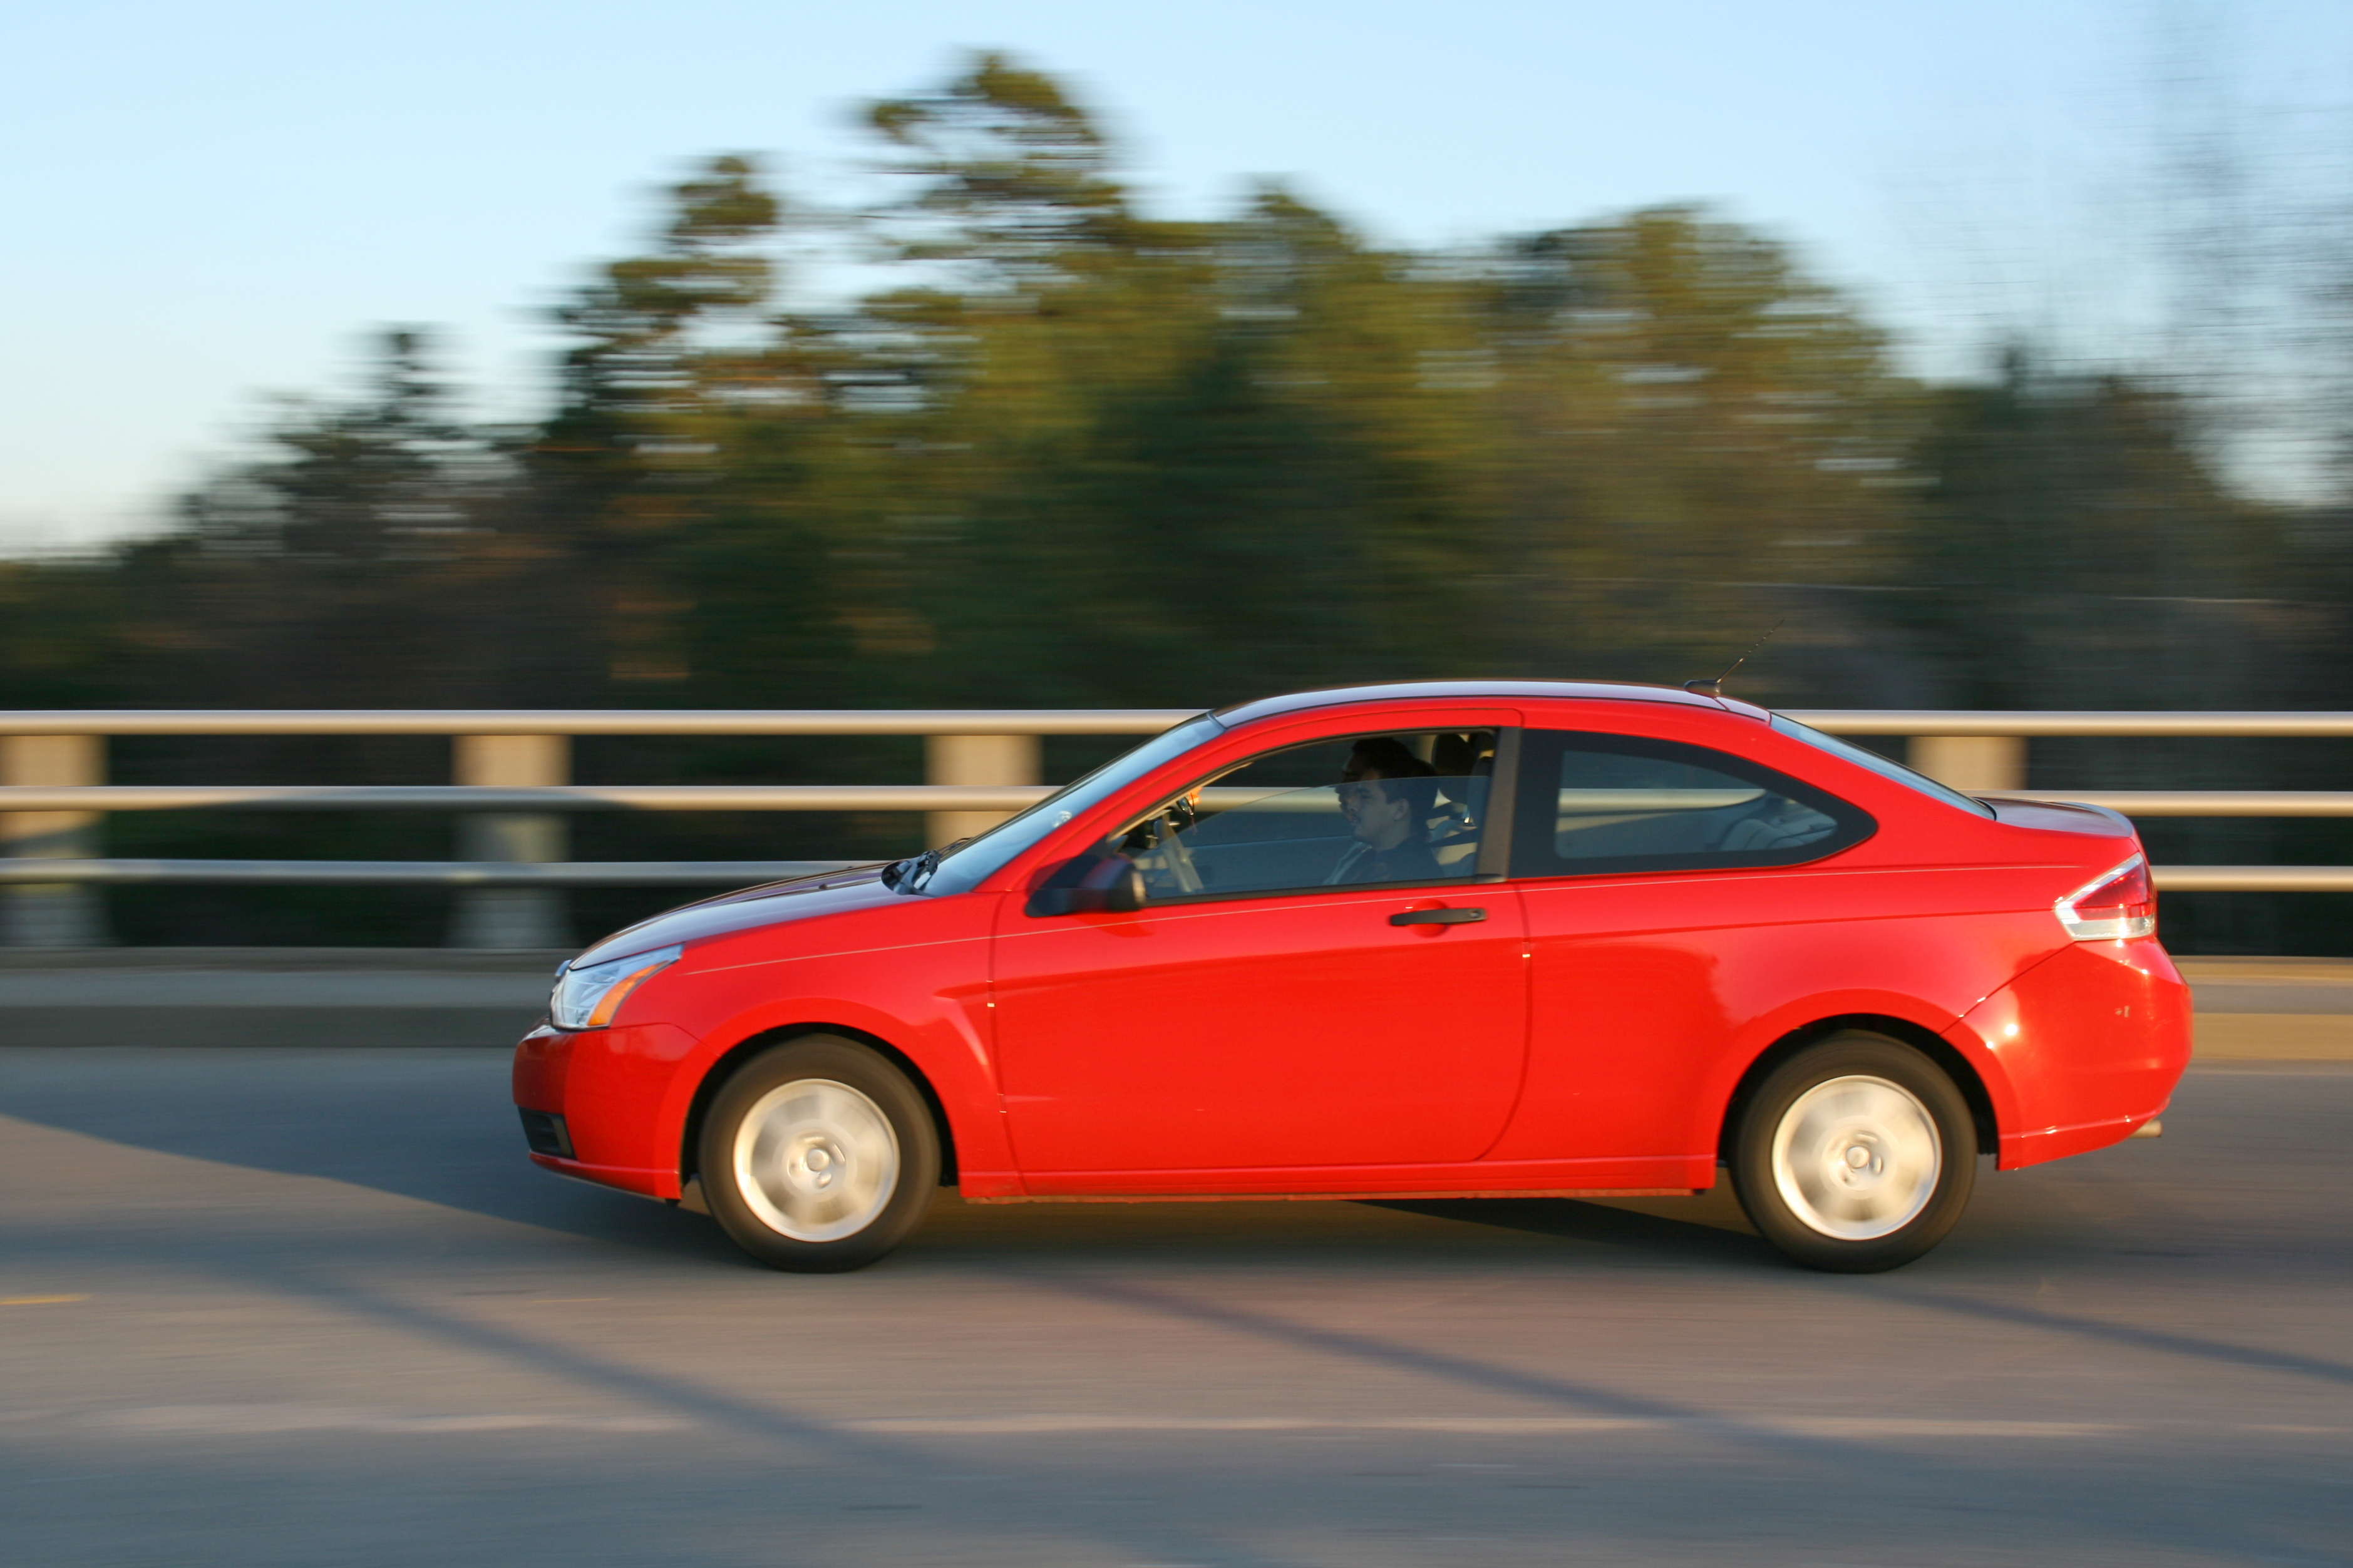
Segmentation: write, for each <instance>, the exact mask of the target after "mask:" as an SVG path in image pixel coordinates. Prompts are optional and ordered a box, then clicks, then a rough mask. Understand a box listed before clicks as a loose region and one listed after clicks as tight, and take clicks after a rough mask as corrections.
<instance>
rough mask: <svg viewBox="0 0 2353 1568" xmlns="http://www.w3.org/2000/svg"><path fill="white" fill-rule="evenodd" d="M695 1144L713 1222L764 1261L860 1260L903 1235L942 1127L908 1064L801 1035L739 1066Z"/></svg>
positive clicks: (812, 1268) (918, 1205)
mask: <svg viewBox="0 0 2353 1568" xmlns="http://www.w3.org/2000/svg"><path fill="white" fill-rule="evenodd" d="M698 1154H699V1156H700V1162H699V1165H698V1169H699V1171H700V1172H701V1174H702V1194H703V1202H704V1203H705V1204H706V1205H709V1207H710V1209H711V1215H712V1218H713V1219H716V1220H717V1221H718V1222H719V1225H720V1228H722V1229H723V1230H724V1231H726V1233H727V1235H728V1237H730V1238H731V1239H732V1240H733V1241H734V1243H735V1244H736V1245H737V1246H738V1247H742V1248H743V1249H744V1251H746V1252H748V1253H750V1254H751V1255H752V1256H753V1257H754V1258H758V1259H759V1260H760V1261H761V1262H763V1263H765V1264H767V1265H768V1266H769V1267H770V1268H789V1269H793V1270H796V1271H797V1272H801V1273H811V1274H824V1273H838V1272H839V1271H841V1270H843V1269H847V1268H864V1267H865V1266H866V1265H867V1264H869V1263H871V1262H873V1261H874V1260H875V1259H876V1258H881V1256H882V1255H883V1254H884V1253H887V1252H889V1251H890V1250H891V1249H892V1247H896V1246H898V1245H899V1243H900V1242H902V1241H903V1240H905V1239H906V1237H907V1235H908V1233H909V1232H910V1231H912V1230H913V1229H914V1228H915V1226H916V1225H917V1224H918V1223H919V1222H920V1221H921V1220H922V1219H923V1212H924V1210H925V1209H927V1208H928V1207H929V1206H930V1205H931V1200H932V1196H933V1194H934V1190H935V1189H936V1188H937V1187H938V1185H939V1180H940V1142H939V1134H938V1131H936V1129H935V1128H934V1125H933V1122H932V1114H931V1110H930V1108H929V1107H928V1106H927V1105H925V1103H924V1102H923V1095H922V1093H921V1092H920V1091H918V1090H917V1089H916V1088H915V1086H914V1085H913V1083H912V1082H910V1081H909V1080H908V1078H907V1075H906V1074H905V1073H903V1072H902V1071H900V1070H899V1068H896V1067H895V1066H893V1065H892V1063H891V1062H890V1061H888V1060H887V1059H885V1058H883V1057H882V1055H881V1053H880V1052H878V1051H875V1050H873V1049H871V1048H870V1047H866V1046H862V1045H860V1044H859V1043H858V1042H856V1041H855V1040H848V1039H844V1038H842V1037H839V1036H837V1035H805V1036H802V1037H800V1038H798V1039H797V1040H792V1041H789V1042H787V1043H786V1044H784V1045H780V1046H777V1047H774V1048H772V1049H769V1050H766V1051H763V1052H761V1053H760V1054H759V1055H758V1056H756V1057H754V1058H751V1059H750V1060H749V1061H746V1062H744V1064H743V1065H742V1066H740V1067H738V1068H736V1069H735V1071H734V1072H733V1074H732V1075H731V1076H730V1077H729V1078H728V1079H727V1081H726V1083H725V1084H723V1086H721V1088H720V1090H719V1092H718V1094H717V1095H716V1096H714V1097H713V1098H712V1102H711V1108H710V1110H709V1111H708V1112H707V1113H706V1114H705V1115H704V1117H703V1121H702V1138H701V1141H700V1144H699V1148H698Z"/></svg>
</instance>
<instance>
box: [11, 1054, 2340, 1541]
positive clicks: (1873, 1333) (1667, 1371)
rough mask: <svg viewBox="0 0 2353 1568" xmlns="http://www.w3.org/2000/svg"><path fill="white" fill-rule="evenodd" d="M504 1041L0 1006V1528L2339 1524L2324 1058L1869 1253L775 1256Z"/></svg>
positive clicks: (1689, 1533) (2332, 1113) (1429, 1221)
mask: <svg viewBox="0 0 2353 1568" xmlns="http://www.w3.org/2000/svg"><path fill="white" fill-rule="evenodd" d="M504 1070H505V1068H504V1058H503V1057H502V1055H501V1054H498V1053H491V1052H482V1051H472V1050H464V1051H460V1050H408V1051H391V1050H387V1051H366V1050H343V1051H339V1052H316V1053H312V1052H302V1051H294V1050H248V1051H230V1050H204V1049H189V1048H182V1049H176V1050H157V1051H139V1050H132V1049H112V1048H89V1049H80V1050H54V1051H53V1050H39V1049H18V1050H10V1051H0V1193H5V1195H6V1203H5V1207H0V1303H5V1304H4V1305H0V1562H5V1563H12V1564H13V1563H40V1564H45V1565H47V1564H83V1563H89V1564H105V1565H107V1568H134V1565H139V1564H148V1563H154V1564H167V1563H168V1564H174V1565H183V1564H190V1563H237V1564H279V1563H287V1564H295V1563H299V1564H304V1565H311V1564H379V1563H380V1564H387V1565H389V1564H400V1565H402V1568H408V1565H412V1564H419V1563H435V1564H441V1563H451V1564H471V1563H497V1564H516V1563H552V1564H566V1565H571V1564H580V1565H587V1564H602V1563H631V1564H637V1563H647V1564H653V1563H659V1564H663V1565H665V1568H696V1565H702V1564H713V1565H718V1564H724V1565H730V1568H733V1565H737V1564H742V1565H746V1568H750V1565H754V1564H756V1565H761V1568H769V1565H777V1564H800V1563H808V1564H820V1563H822V1564H845V1565H857V1568H866V1565H870V1564H899V1563H939V1564H956V1565H964V1564H998V1563H1003V1564H1020V1565H1023V1568H1049V1565H1057V1564H1065V1563H1070V1564H1081V1563H1083V1564H1120V1563H1154V1564H1176V1563H1203V1564H1208V1563H1217V1564H1226V1563H1236V1564H1269V1565H1272V1564H1282V1565H1293V1564H1298V1565H1305V1564H1318V1565H1321V1564H1372V1565H1388V1564H1399V1565H1405V1564H1411V1565H1414V1568H1426V1565H1430V1564H1455V1563H1461V1564H1484V1563H1545V1564H1555V1563H1580V1564H1581V1563H1660V1564H1672V1563H1694V1564H1700V1563H1704V1564H1709V1565H1711V1568H1714V1565H1718V1564H1725V1563H1741V1564H1751V1563H1761V1564H1781V1563H1788V1564H1866V1563H1869V1564H1886V1563H1904V1564H1944V1563H1953V1564H1978V1563H2005V1564H2007V1563H2034V1564H2049V1563H2070V1564H2091V1563H2132V1564H2136V1565H2141V1568H2146V1565H2150V1564H2175V1563H2347V1562H2348V1561H2353V1204H2348V1178H2353V1150H2349V1149H2348V1130H2353V1068H2348V1066H2346V1065H2342V1064H2327V1063H2316V1064H2298V1065H2295V1066H2293V1067H2286V1068H2282V1067H2262V1066H2255V1065H2238V1064H2233V1065H2231V1066H2226V1067H2217V1068H2200V1070H2198V1071H2196V1072H2195V1073H2193V1075H2192V1076H2191V1078H2190V1079H2189V1081H2188V1082H2187V1083H2186V1084H2185V1085H2184V1087H2183V1089H2182V1092H2181V1094H2180V1095H2179V1098H2178V1099H2177V1100H2176V1102H2175V1106H2174V1109H2173V1110H2172V1112H2171V1113H2170V1114H2168V1116H2167V1118H2166V1124H2167V1128H2168V1135H2167V1136H2166V1137H2165V1138H2164V1139H2162V1140H2159V1141H2157V1142H2134V1143H2130V1144H2126V1145H2124V1146H2122V1147H2119V1148H2116V1149H2113V1150H2108V1151H2105V1152H2101V1153H2097V1154H2094V1155H2090V1156H2086V1157H2084V1158H2082V1159H2078V1160H2073V1161H2069V1162H2064V1163H2060V1164H2057V1165H2053V1166H2046V1167H2042V1168H2040V1169H2037V1170H2033V1171H2029V1172H2021V1173H2013V1174H2005V1175H1996V1174H1994V1173H1991V1172H1990V1170H1989V1171H1987V1173H1985V1176H1984V1178H1983V1180H1982V1182H1981V1184H1980V1186H1979V1189H1978V1199H1977V1202H1976V1204H1975V1205H1974V1207H1973V1208H1972V1210H1971V1212H1970V1214H1969V1215H1968V1218H1967V1219H1966V1220H1964V1222H1963V1224H1962V1226H1961V1229H1960V1230H1959V1231H1958V1233H1957V1235H1956V1236H1955V1237H1953V1238H1952V1239H1951V1240H1950V1241H1948V1242H1947V1244H1946V1246H1945V1247H1943V1248H1942V1249H1941V1250H1940V1251H1938V1252H1937V1253H1936V1254H1934V1255H1932V1256H1931V1257H1930V1258H1927V1259H1926V1260H1924V1261H1923V1262H1921V1263H1919V1264H1916V1265H1915V1266H1913V1267H1912V1268H1907V1269H1905V1270H1902V1271H1900V1272H1898V1273H1895V1274H1892V1275H1884V1276H1880V1277H1876V1278H1871V1279H1831V1278H1824V1277H1820V1276H1813V1275H1809V1274H1805V1273H1801V1272H1799V1271H1798V1270H1795V1269H1793V1268H1788V1267H1787V1266H1785V1265H1784V1264H1782V1263H1781V1262H1779V1261H1778V1258H1777V1257H1776V1256H1775V1255H1773V1254H1771V1253H1769V1252H1768V1251H1767V1249H1766V1248H1765V1247H1764V1246H1763V1244H1762V1243H1760V1242H1758V1241H1757V1239H1756V1238H1755V1237H1752V1236H1750V1235H1748V1234H1746V1231H1745V1229H1744V1228H1743V1227H1742V1226H1741V1224H1740V1222H1739V1219H1738V1215H1737V1211H1736V1209H1734V1208H1733V1207H1732V1206H1731V1205H1729V1204H1728V1203H1727V1202H1725V1201H1724V1200H1723V1199H1721V1198H1719V1197H1716V1196H1710V1197H1706V1198H1700V1199H1692V1200H1675V1201H1667V1200H1653V1201H1649V1202H1645V1203H1639V1204H1627V1205H1617V1206H1605V1205H1594V1204H1577V1203H1566V1202H1510V1203H1501V1202H1499V1203H1487V1204H1478V1203H1450V1204H1415V1205H1356V1204H1266V1205H1249V1204H1231V1205H1159V1206H1125V1205H1117V1206H1113V1205H1089V1206H1063V1205H1051V1206H1049V1205H1039V1206H1023V1207H1010V1208H978V1207H966V1206H965V1205H960V1204H958V1203H956V1202H955V1201H954V1200H953V1199H947V1198H944V1199H943V1200H942V1202H941V1203H940V1205H939V1206H938V1209H937V1211H936V1212H935V1213H934V1216H933V1219H932V1222H931V1224H930V1225H929V1226H928V1227H927V1228H926V1229H925V1230H924V1231H923V1233H921V1234H920V1235H919V1236H918V1237H917V1238H916V1239H915V1241H914V1242H913V1244H912V1245H910V1246H909V1247H906V1248H905V1249H904V1250H903V1251H902V1253H900V1254H899V1255H898V1256H896V1257H894V1258H892V1259H890V1260H888V1261H886V1262H885V1263H883V1264H882V1265H881V1266H879V1267H877V1268H873V1269H871V1270H869V1271H867V1272H865V1273H862V1274H857V1275H850V1276H845V1277H838V1278H823V1279H810V1278H794V1277H789V1276H785V1275H779V1274H770V1273H765V1272H763V1271H761V1270H759V1269H757V1268H753V1267H751V1266H749V1265H748V1264H746V1263H745V1262H744V1261H743V1260H741V1259H740V1258H738V1257H737V1256H736V1255H735V1254H734V1253H733V1250H732V1249H731V1248H730V1247H728V1246H727V1245H726V1244H725V1243H724V1242H723V1240H722V1239H721V1238H720V1237H719V1235H718V1233H717V1232H716V1231H715V1230H714V1229H713V1228H712V1226H711V1224H710V1222H709V1221H707V1220H704V1219H702V1218H700V1217H697V1216H695V1215H688V1214H683V1213H678V1212H674V1211H671V1210H669V1209H666V1208H664V1207H662V1206H660V1205H653V1204H649V1203H645V1202H642V1201H639V1200H636V1199H631V1198H628V1197H624V1196H620V1195H618V1194H607V1193H605V1192H602V1191H598V1190H596V1189H593V1188H589V1187H586V1186H579V1185H575V1184H567V1183H565V1182H562V1181H560V1180H558V1179H556V1178H554V1177H551V1176H547V1175H544V1174H543V1173H539V1172H537V1171H535V1170H533V1169H532V1168H531V1167H530V1166H529V1165H528V1164H527V1163H525V1162H524V1160H523V1158H522V1140H521V1136H520V1134H519V1132H518V1131H517V1130H516V1127H515V1125H514V1120H513V1116H512V1112H511V1111H510V1110H509V1109H508V1106H507V1101H506V1099H505V1093H504Z"/></svg>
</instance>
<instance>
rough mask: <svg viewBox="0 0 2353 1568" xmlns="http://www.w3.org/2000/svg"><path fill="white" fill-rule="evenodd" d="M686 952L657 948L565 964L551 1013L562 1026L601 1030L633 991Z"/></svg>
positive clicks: (550, 1001)
mask: <svg viewBox="0 0 2353 1568" xmlns="http://www.w3.org/2000/svg"><path fill="white" fill-rule="evenodd" d="M683 951H685V950H684V949H683V948H677V947H663V948H657V949H655V950H654V951H653V952H639V953H633V954H631V955H630V956H629V957H628V958H616V959H611V960H609V961H607V962H606V963H592V964H589V965H588V966H587V967H586V968H585V969H584V968H578V967H575V966H574V965H572V964H566V965H565V968H564V973H561V974H559V975H557V976H556V977H555V994H554V995H553V996H550V997H549V998H548V1001H547V1011H548V1015H549V1016H551V1017H552V1018H554V1020H555V1026H556V1027H557V1028H559V1029H601V1028H603V1027H604V1026H606V1025H607V1024H609V1023H611V1022H612V1021H613V1015H614V1014H615V1013H617V1012H619V1011H620V1008H621V1003H622V1002H623V1001H624V1000H625V999H627V998H628V994H629V993H630V992H632V991H635V990H636V989H637V988H638V986H640V985H642V984H645V983H646V982H647V981H648V980H649V979H651V978H652V977H653V976H654V975H656V974H658V973H660V972H661V971H663V970H665V969H667V968H669V967H670V965H671V964H673V963H677V962H678V956H679V954H680V953H681V952H683Z"/></svg>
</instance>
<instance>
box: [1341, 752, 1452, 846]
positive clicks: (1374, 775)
mask: <svg viewBox="0 0 2353 1568" xmlns="http://www.w3.org/2000/svg"><path fill="white" fill-rule="evenodd" d="M1431 777H1432V775H1431V772H1430V764H1429V763H1425V762H1423V761H1422V760H1421V759H1420V758H1419V757H1417V756H1415V755H1414V754H1413V753H1412V752H1409V751H1407V750H1406V749H1405V747H1404V746H1403V745H1401V744H1399V743H1398V742H1396V741H1394V740H1391V739H1389V738H1388V736H1381V737H1379V738H1377V739H1375V740H1370V741H1359V742H1356V749H1355V751H1354V752H1351V753H1350V755H1349V758H1348V765H1347V767H1346V768H1345V770H1343V771H1342V773H1341V774H1340V778H1341V784H1340V811H1341V814H1342V815H1343V816H1345V817H1346V818H1347V821H1348V831H1349V832H1350V833H1352V834H1354V835H1355V836H1356V841H1357V842H1358V843H1360V844H1362V845H1364V846H1365V847H1366V848H1368V849H1371V850H1373V851H1374V852H1375V853H1376V854H1386V853H1388V851H1389V850H1391V849H1394V848H1396V847H1398V845H1400V844H1403V843H1405V842H1407V841H1408V840H1409V839H1414V838H1419V837H1421V835H1422V832H1423V825H1424V823H1425V822H1426V821H1427V820H1428V819H1429V816H1430V812H1431V811H1432V810H1433V809H1435V808H1436V806H1437V803H1438V786H1437V784H1433V783H1431V782H1430V779H1431Z"/></svg>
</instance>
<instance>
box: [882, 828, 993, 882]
mask: <svg viewBox="0 0 2353 1568" xmlns="http://www.w3.org/2000/svg"><path fill="white" fill-rule="evenodd" d="M971 842H972V840H971V839H970V838H959V839H957V840H956V841H955V843H953V844H943V845H941V846H940V847H938V848H937V849H926V850H924V851H923V853H922V854H921V855H914V856H910V857H909V858H906V859H904V860H893V861H892V862H891V864H890V865H888V866H886V867H884V868H883V869H882V885H883V886H885V887H887V888H889V889H891V890H892V892H895V893H920V892H922V891H923V884H924V883H925V882H928V881H930V880H931V879H932V873H933V872H934V871H936V870H938V869H939V868H940V862H941V861H942V860H944V859H945V858H947V857H948V856H949V855H950V854H952V853H954V852H955V851H956V850H958V849H961V848H963V847H965V845H967V844H969V843H971Z"/></svg>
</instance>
